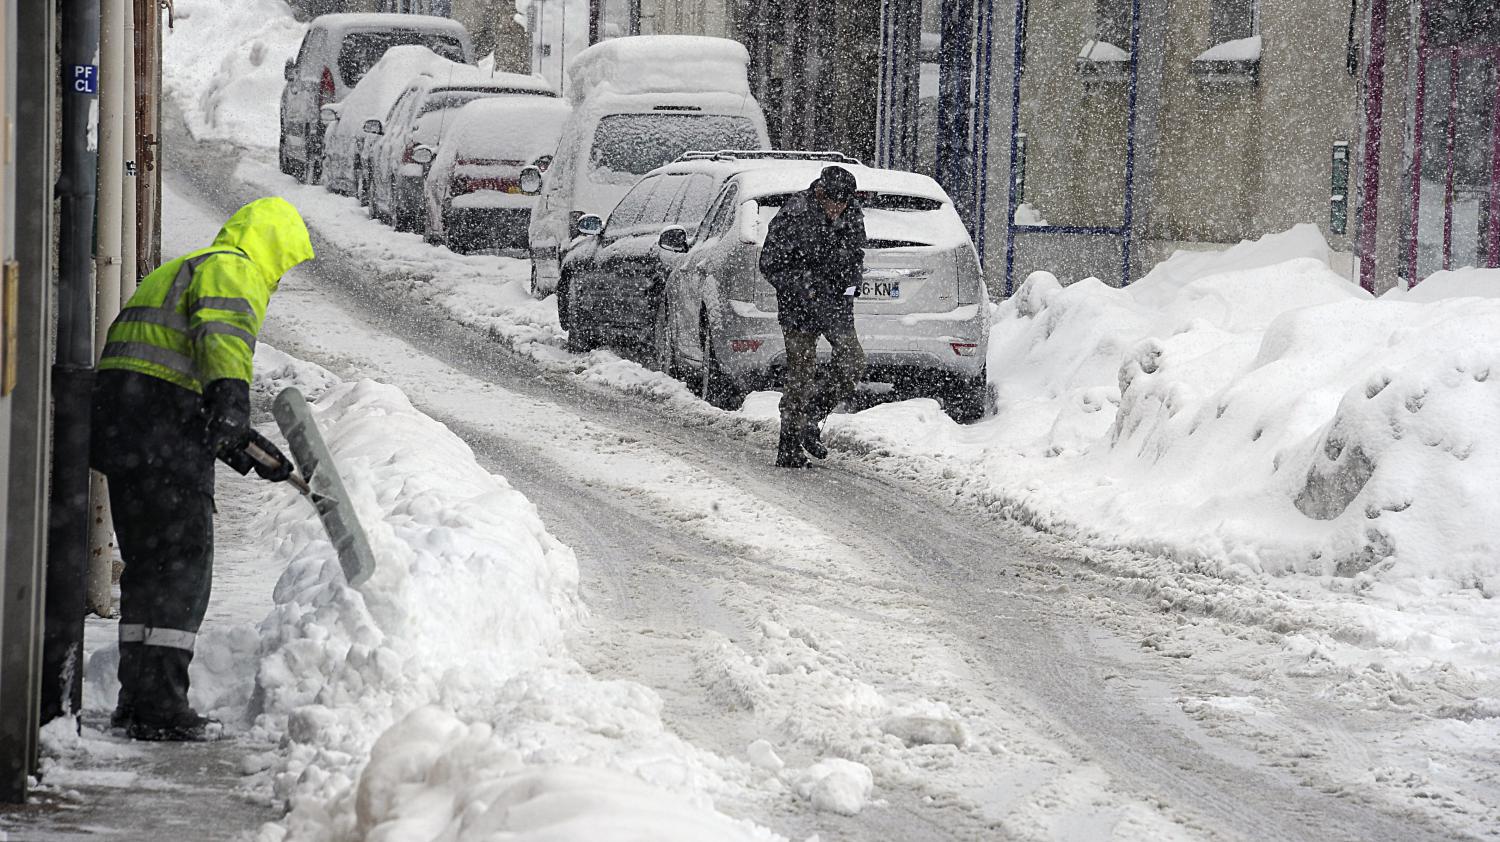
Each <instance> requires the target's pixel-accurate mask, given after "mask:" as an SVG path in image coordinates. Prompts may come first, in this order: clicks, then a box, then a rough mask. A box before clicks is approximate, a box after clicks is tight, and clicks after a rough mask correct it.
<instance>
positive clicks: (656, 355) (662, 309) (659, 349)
mask: <svg viewBox="0 0 1500 842" xmlns="http://www.w3.org/2000/svg"><path fill="white" fill-rule="evenodd" d="M652 322H653V324H652V329H651V342H650V344H649V345H648V346H647V350H648V351H649V352H650V355H651V367H652V368H654V369H656V370H657V371H660V372H662V373H663V374H665V375H667V376H668V377H676V376H677V348H676V346H675V345H674V344H673V342H672V337H673V333H672V317H671V315H670V314H669V312H668V309H667V293H666V290H662V291H661V292H660V293H659V294H658V295H657V296H656V318H655V319H653V320H652Z"/></svg>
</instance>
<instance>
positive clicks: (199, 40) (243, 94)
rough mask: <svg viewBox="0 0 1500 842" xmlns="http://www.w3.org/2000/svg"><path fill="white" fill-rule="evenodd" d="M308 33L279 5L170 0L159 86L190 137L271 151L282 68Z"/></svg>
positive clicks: (277, 1) (260, 0)
mask: <svg viewBox="0 0 1500 842" xmlns="http://www.w3.org/2000/svg"><path fill="white" fill-rule="evenodd" d="M306 28H307V25H306V24H303V23H299V22H297V20H296V19H295V18H293V17H292V12H291V10H290V9H289V8H287V5H286V3H285V2H282V0H238V2H234V3H224V2H221V0H176V3H175V4H174V6H173V11H172V28H171V29H169V30H167V31H166V37H165V38H164V39H163V43H162V50H163V52H164V54H165V57H164V61H163V64H162V88H163V90H164V91H165V92H166V93H167V94H168V95H170V96H172V97H173V98H174V99H176V100H177V102H178V104H179V105H180V106H181V107H182V111H183V116H184V118H185V119H186V120H187V124H188V129H189V130H191V131H192V133H193V135H194V136H195V137H197V138H199V139H202V140H231V141H234V142H235V143H241V144H244V145H246V146H254V147H260V148H263V149H274V148H275V147H276V144H277V141H278V138H279V133H280V116H279V112H278V108H279V103H280V102H281V89H282V87H283V86H284V85H285V84H286V82H285V78H284V76H283V68H284V67H285V66H286V63H287V62H288V61H290V60H291V59H293V58H295V57H296V55H297V48H298V47H299V46H300V45H301V44H302V33H303V32H304V31H306ZM228 33H233V41H234V42H235V43H234V44H233V46H226V43H225V39H226V37H227V34H228Z"/></svg>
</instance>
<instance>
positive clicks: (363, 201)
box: [354, 167, 370, 207]
mask: <svg viewBox="0 0 1500 842" xmlns="http://www.w3.org/2000/svg"><path fill="white" fill-rule="evenodd" d="M354 200H355V201H356V202H359V204H360V206H361V207H365V206H368V205H369V204H370V179H369V178H368V177H367V176H366V175H365V168H364V167H359V168H357V169H356V170H355V171H354Z"/></svg>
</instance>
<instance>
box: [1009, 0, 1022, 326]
mask: <svg viewBox="0 0 1500 842" xmlns="http://www.w3.org/2000/svg"><path fill="white" fill-rule="evenodd" d="M1015 27H1016V28H1015V30H1014V31H1015V46H1014V52H1013V53H1012V56H1011V58H1012V61H1013V62H1014V64H1013V66H1012V68H1011V75H1010V190H1009V193H1010V201H1009V204H1008V209H1007V211H1006V213H1005V297H1006V298H1009V297H1010V296H1011V294H1012V293H1014V292H1015V291H1016V285H1015V269H1016V206H1017V204H1018V203H1019V197H1018V196H1017V195H1016V183H1017V182H1018V181H1019V180H1020V165H1021V161H1020V155H1019V154H1018V153H1019V147H1020V134H1021V74H1022V72H1023V71H1024V70H1025V68H1024V67H1023V66H1022V61H1021V50H1022V47H1023V46H1024V44H1025V41H1024V39H1025V37H1026V0H1016V21H1015Z"/></svg>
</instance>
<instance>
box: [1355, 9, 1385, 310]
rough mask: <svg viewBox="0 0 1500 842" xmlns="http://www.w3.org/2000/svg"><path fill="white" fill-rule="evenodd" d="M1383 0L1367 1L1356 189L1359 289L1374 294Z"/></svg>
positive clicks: (1382, 103) (1382, 85) (1382, 99)
mask: <svg viewBox="0 0 1500 842" xmlns="http://www.w3.org/2000/svg"><path fill="white" fill-rule="evenodd" d="M1385 29H1386V0H1370V60H1369V63H1368V64H1367V65H1366V66H1365V143H1364V169H1365V172H1364V179H1363V183H1362V184H1361V185H1360V202H1361V206H1360V219H1359V285H1360V286H1361V287H1363V288H1364V289H1365V291H1367V292H1370V293H1374V292H1375V275H1376V268H1377V267H1376V265H1375V234H1376V231H1375V226H1376V224H1377V223H1378V222H1379V221H1380V220H1379V205H1380V141H1381V131H1382V128H1383V121H1382V120H1381V115H1382V113H1383V110H1384V106H1385Z"/></svg>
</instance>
